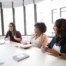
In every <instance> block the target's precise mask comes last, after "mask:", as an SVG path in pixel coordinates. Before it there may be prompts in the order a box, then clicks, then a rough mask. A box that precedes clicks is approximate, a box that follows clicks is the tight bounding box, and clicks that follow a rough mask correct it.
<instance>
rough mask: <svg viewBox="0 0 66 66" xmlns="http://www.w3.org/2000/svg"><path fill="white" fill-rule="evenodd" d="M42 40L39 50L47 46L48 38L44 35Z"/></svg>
mask: <svg viewBox="0 0 66 66" xmlns="http://www.w3.org/2000/svg"><path fill="white" fill-rule="evenodd" d="M43 39H44V42H43V44H42V45H40V46H39V48H41V47H43V48H45V46H47V44H48V36H47V35H45V36H44V38H43Z"/></svg>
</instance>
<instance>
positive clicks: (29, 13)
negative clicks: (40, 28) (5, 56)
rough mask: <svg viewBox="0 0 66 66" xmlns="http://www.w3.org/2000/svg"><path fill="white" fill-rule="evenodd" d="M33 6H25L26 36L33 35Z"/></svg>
mask: <svg viewBox="0 0 66 66" xmlns="http://www.w3.org/2000/svg"><path fill="white" fill-rule="evenodd" d="M34 23H35V22H34V5H33V4H30V5H27V6H26V32H27V35H32V34H33V33H34Z"/></svg>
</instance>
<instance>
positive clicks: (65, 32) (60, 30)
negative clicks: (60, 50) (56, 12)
mask: <svg viewBox="0 0 66 66" xmlns="http://www.w3.org/2000/svg"><path fill="white" fill-rule="evenodd" d="M55 26H56V27H57V34H56V43H59V44H60V45H63V44H66V19H63V18H62V19H58V20H56V22H55ZM59 36H60V37H59Z"/></svg>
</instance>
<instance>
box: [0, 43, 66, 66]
mask: <svg viewBox="0 0 66 66" xmlns="http://www.w3.org/2000/svg"><path fill="white" fill-rule="evenodd" d="M15 44H17V43H15V42H6V43H5V44H3V45H0V62H4V64H3V65H2V66H66V60H63V59H60V58H56V57H53V56H50V55H48V54H47V53H42V52H41V50H40V49H39V48H36V47H32V48H30V49H20V48H16V47H14V45H15ZM21 53H26V54H28V55H29V56H30V57H29V58H27V59H24V60H22V61H19V62H17V61H15V60H14V59H13V56H14V55H18V54H21Z"/></svg>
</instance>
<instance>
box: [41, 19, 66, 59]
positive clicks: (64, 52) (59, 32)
mask: <svg viewBox="0 0 66 66" xmlns="http://www.w3.org/2000/svg"><path fill="white" fill-rule="evenodd" d="M53 29H54V31H55V37H54V38H53V39H52V41H51V42H50V43H49V44H48V46H47V47H44V46H42V51H44V50H46V51H47V52H48V53H49V54H50V55H53V56H56V57H60V58H64V59H66V19H58V20H56V22H55V25H54V27H53ZM54 46H55V47H56V48H57V47H58V48H59V51H57V49H54Z"/></svg>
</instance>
